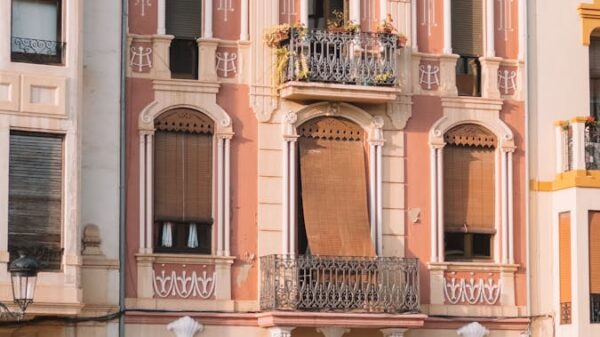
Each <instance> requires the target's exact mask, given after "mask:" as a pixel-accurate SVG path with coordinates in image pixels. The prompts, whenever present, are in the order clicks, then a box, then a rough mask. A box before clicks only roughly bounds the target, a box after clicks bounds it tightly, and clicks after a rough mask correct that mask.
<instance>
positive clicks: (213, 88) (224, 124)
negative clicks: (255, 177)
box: [138, 80, 233, 136]
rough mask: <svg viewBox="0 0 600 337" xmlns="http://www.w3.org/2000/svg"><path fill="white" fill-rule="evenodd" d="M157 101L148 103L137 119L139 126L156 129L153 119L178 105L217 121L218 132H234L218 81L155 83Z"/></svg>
mask: <svg viewBox="0 0 600 337" xmlns="http://www.w3.org/2000/svg"><path fill="white" fill-rule="evenodd" d="M153 84H154V92H155V100H154V101H153V102H151V103H150V104H148V105H147V106H146V107H145V108H144V109H143V110H142V111H141V113H140V115H139V118H138V123H139V129H140V130H147V131H153V130H154V119H156V117H158V116H159V115H160V114H162V113H163V112H166V111H168V110H172V109H175V108H188V109H192V110H197V111H200V112H202V113H203V114H205V115H207V116H208V117H210V118H211V119H212V120H213V121H214V122H215V135H216V136H218V135H221V134H229V135H232V134H233V128H232V125H231V117H229V114H228V113H227V112H226V111H225V110H224V109H223V108H221V107H220V106H219V105H218V104H217V98H216V96H217V92H218V89H219V85H218V84H209V83H191V82H188V81H173V80H169V81H162V80H156V81H154V82H153Z"/></svg>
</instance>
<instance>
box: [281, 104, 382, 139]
mask: <svg viewBox="0 0 600 337" xmlns="http://www.w3.org/2000/svg"><path fill="white" fill-rule="evenodd" d="M296 115H297V118H296V121H295V123H293V124H291V125H292V126H293V129H294V132H295V129H296V128H297V127H298V126H300V125H302V124H304V123H305V122H307V121H309V120H311V119H313V118H317V117H323V116H337V117H343V118H346V119H349V120H351V121H353V122H354V123H356V124H358V125H359V126H360V127H362V128H363V129H364V130H365V131H367V133H368V135H369V138H368V140H369V142H383V141H384V140H383V132H381V128H382V127H383V123H381V121H383V119H382V120H380V121H379V122H378V121H376V120H378V119H377V117H375V116H373V115H371V114H369V113H368V112H366V111H365V110H363V109H361V108H359V107H357V106H355V105H352V104H348V103H330V102H319V103H315V104H311V105H309V106H306V107H304V108H302V109H300V110H298V111H297V112H296ZM379 118H381V117H379ZM379 125H380V126H379ZM378 126H379V127H378Z"/></svg>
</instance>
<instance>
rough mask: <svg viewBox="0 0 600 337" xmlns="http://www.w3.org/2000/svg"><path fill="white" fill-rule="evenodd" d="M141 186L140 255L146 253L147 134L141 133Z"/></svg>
mask: <svg viewBox="0 0 600 337" xmlns="http://www.w3.org/2000/svg"><path fill="white" fill-rule="evenodd" d="M139 179H140V180H139V184H140V197H139V198H140V202H139V203H140V204H139V212H140V219H139V221H140V227H139V231H140V233H139V234H140V237H139V241H140V242H139V250H138V252H139V253H140V254H143V253H145V252H146V207H145V206H146V133H145V132H140V167H139Z"/></svg>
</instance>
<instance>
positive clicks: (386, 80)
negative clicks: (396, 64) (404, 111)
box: [373, 72, 395, 86]
mask: <svg viewBox="0 0 600 337" xmlns="http://www.w3.org/2000/svg"><path fill="white" fill-rule="evenodd" d="M394 80H395V77H394V74H392V73H391V72H384V73H379V74H377V75H375V77H373V82H374V84H375V85H379V86H391V85H393V84H394Z"/></svg>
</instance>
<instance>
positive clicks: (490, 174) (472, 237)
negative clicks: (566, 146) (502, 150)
mask: <svg viewBox="0 0 600 337" xmlns="http://www.w3.org/2000/svg"><path fill="white" fill-rule="evenodd" d="M494 155H495V150H494V148H486V147H479V146H465V145H456V144H448V145H446V147H445V148H444V232H445V254H446V259H447V260H465V259H466V260H470V259H491V257H492V239H493V237H494V234H495V233H496V229H495V216H494V213H495V212H494V211H495V202H494V197H495V196H494V194H495V193H494V187H495V186H494V181H495V175H494V163H495V160H494Z"/></svg>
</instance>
